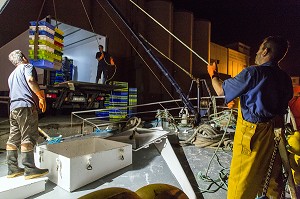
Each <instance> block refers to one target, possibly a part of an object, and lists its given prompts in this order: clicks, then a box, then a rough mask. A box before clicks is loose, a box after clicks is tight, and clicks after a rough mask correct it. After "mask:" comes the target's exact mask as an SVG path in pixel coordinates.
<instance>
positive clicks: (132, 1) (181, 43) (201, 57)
mask: <svg viewBox="0 0 300 199" xmlns="http://www.w3.org/2000/svg"><path fill="white" fill-rule="evenodd" d="M129 1H130V2H131V3H132V4H133V5H135V6H136V7H137V8H138V9H140V10H141V11H142V12H143V13H144V14H146V15H147V16H148V17H149V18H150V19H152V20H153V21H154V22H155V23H157V24H158V25H159V26H160V27H162V28H163V29H164V30H165V31H167V32H168V33H169V34H170V35H171V36H172V37H174V38H175V39H176V40H177V41H179V42H180V43H181V44H182V45H183V46H184V47H186V48H187V49H189V50H190V51H191V52H192V53H193V54H194V55H196V56H197V57H198V58H199V59H201V60H202V61H203V62H204V63H205V64H209V63H208V62H207V61H206V60H205V59H204V58H202V57H201V56H200V55H198V53H196V52H195V51H194V50H193V49H191V48H190V47H189V46H188V45H186V44H185V43H184V42H183V41H181V40H180V39H179V38H178V37H176V35H174V34H173V33H172V32H171V31H169V30H168V29H167V28H166V27H164V26H163V25H162V24H161V23H159V22H158V21H157V20H156V19H155V18H154V17H152V16H151V15H150V14H149V13H147V12H146V11H145V10H144V9H143V8H141V7H140V6H139V5H137V4H136V3H135V2H134V1H132V0H129Z"/></svg>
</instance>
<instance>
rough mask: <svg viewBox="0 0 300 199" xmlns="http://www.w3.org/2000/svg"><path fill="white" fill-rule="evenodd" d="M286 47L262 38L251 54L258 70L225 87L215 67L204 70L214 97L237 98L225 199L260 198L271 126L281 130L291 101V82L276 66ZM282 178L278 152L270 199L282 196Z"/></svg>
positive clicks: (270, 149)
mask: <svg viewBox="0 0 300 199" xmlns="http://www.w3.org/2000/svg"><path fill="white" fill-rule="evenodd" d="M288 46H289V44H288V41H286V40H285V39H283V38H282V37H279V36H270V37H267V38H265V39H264V40H263V42H262V44H261V45H260V47H259V50H258V52H257V53H256V58H255V63H256V64H257V65H255V66H249V67H247V68H245V69H244V70H243V71H241V72H240V73H239V74H238V75H237V76H235V77H234V78H230V79H227V80H225V81H224V82H222V81H221V80H220V79H219V77H218V73H217V66H216V64H215V63H214V64H212V65H208V66H207V70H208V73H209V75H210V76H211V79H212V85H213V87H214V90H215V91H216V93H217V95H219V96H220V95H225V102H226V103H229V102H231V101H232V100H234V99H236V98H238V97H239V99H240V104H239V114H238V120H237V127H236V131H235V137H234V146H233V155H232V162H231V166H230V175H229V180H228V195H227V198H228V199H235V198H236V199H241V198H247V199H248V198H255V197H256V196H257V195H260V194H261V193H262V189H263V185H264V182H265V176H266V174H267V171H268V167H269V163H270V160H271V156H272V153H273V151H274V144H275V141H274V127H275V125H277V126H278V125H279V126H278V127H282V125H283V115H284V114H285V113H287V108H288V102H289V100H290V99H291V98H292V97H293V87H292V81H291V78H290V77H289V76H288V75H287V74H286V73H285V72H284V71H283V70H281V69H280V67H279V65H278V63H279V62H280V61H281V60H282V59H283V58H284V57H285V55H286V53H287V50H288ZM275 120H276V122H275ZM278 121H280V122H278ZM282 179H283V176H282V168H281V159H280V156H279V154H278V153H277V156H276V158H275V163H274V166H273V168H272V176H271V181H270V184H269V187H268V192H267V196H268V197H269V198H280V195H281V193H282V192H283V191H284V187H283V181H282Z"/></svg>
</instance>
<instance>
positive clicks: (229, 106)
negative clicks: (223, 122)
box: [227, 100, 235, 109]
mask: <svg viewBox="0 0 300 199" xmlns="http://www.w3.org/2000/svg"><path fill="white" fill-rule="evenodd" d="M234 105H235V103H234V100H232V101H230V102H228V103H227V107H228V108H229V109H233V108H234Z"/></svg>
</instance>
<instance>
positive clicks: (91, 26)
mask: <svg viewBox="0 0 300 199" xmlns="http://www.w3.org/2000/svg"><path fill="white" fill-rule="evenodd" d="M80 1H81V4H82V7H83V9H84V12H85V15H86V17H87V19H88V21H89V23H90V26H91V28H92V30H93V33H94V34H95V37H96V33H95V30H94V27H93V25H92V22H91V20H90V17H89V15H88V13H87V11H86V8H85V6H84V3H83V1H82V0H80ZM96 41H97V43H98V45H100V43H99V41H98V38H97V37H96Z"/></svg>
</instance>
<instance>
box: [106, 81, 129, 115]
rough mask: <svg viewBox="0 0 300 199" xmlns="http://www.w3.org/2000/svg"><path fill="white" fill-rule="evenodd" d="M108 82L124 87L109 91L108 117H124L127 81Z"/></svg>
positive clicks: (126, 103) (126, 101)
mask: <svg viewBox="0 0 300 199" xmlns="http://www.w3.org/2000/svg"><path fill="white" fill-rule="evenodd" d="M110 84H112V85H117V86H123V87H124V88H120V89H115V90H114V91H112V92H111V96H110V100H109V118H110V119H111V120H118V119H122V118H126V116H127V106H128V82H118V81H112V82H111V83H110Z"/></svg>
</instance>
